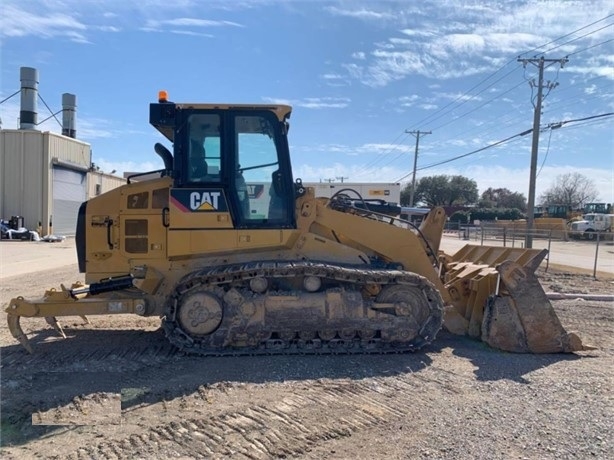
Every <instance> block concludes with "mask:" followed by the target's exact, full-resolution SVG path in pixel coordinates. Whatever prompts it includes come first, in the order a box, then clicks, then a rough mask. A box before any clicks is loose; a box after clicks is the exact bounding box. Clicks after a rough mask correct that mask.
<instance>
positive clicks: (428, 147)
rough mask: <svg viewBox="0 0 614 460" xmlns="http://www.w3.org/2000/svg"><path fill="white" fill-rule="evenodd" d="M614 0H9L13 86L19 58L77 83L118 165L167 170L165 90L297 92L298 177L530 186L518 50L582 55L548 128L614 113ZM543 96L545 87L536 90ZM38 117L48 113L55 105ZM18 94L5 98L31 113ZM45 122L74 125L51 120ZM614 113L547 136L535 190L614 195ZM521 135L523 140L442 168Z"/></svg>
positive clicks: (293, 142) (560, 91) (83, 109)
mask: <svg viewBox="0 0 614 460" xmlns="http://www.w3.org/2000/svg"><path fill="white" fill-rule="evenodd" d="M613 24H614V2H613V1H612V0H576V1H563V0H559V1H537V0H525V1H520V0H518V1H506V2H501V1H490V0H482V1H467V0H465V1H461V0H423V1H402V2H394V1H361V0H351V1H290V0H287V1H273V0H270V1H266V0H262V1H258V0H238V1H230V0H225V1H197V0H175V1H168V0H165V1H158V0H152V1H147V0H144V1H140V2H130V1H121V2H120V1H116V0H106V1H105V0H98V1H87V0H62V1H50V0H49V1H37V0H31V1H24V0H3V1H2V2H1V4H0V39H1V46H2V49H1V53H2V54H1V73H0V79H1V84H0V100H1V99H5V98H6V97H8V96H10V95H11V94H13V93H14V92H15V91H17V90H19V85H20V82H19V68H20V67H21V66H27V67H34V68H37V69H38V70H39V77H40V83H39V92H40V95H41V97H42V98H43V99H44V100H45V102H46V103H47V104H48V105H49V106H50V108H51V109H52V110H54V111H57V110H60V109H61V94H62V93H64V92H69V93H73V94H76V95H77V105H78V108H77V137H78V138H79V139H81V140H83V141H85V142H88V143H90V144H91V145H92V151H93V161H94V162H95V163H96V164H97V165H99V166H100V167H101V168H102V169H103V170H105V171H107V172H110V171H112V170H117V171H118V172H120V173H121V172H123V171H141V170H151V169H158V168H160V167H162V162H161V160H159V159H158V157H157V155H156V154H155V153H154V151H153V145H154V143H155V142H159V141H162V136H161V135H160V134H159V133H158V132H157V131H156V130H155V129H154V128H153V127H151V126H150V125H149V124H148V113H149V112H148V110H149V103H150V102H155V100H156V98H157V92H158V90H160V89H165V90H167V91H168V92H169V95H170V99H171V100H174V101H178V102H252V103H271V102H283V103H289V104H291V105H292V106H293V107H294V110H293V113H292V118H291V120H290V122H291V129H290V136H289V138H290V146H291V152H292V160H293V165H294V176H295V177H301V178H302V179H303V180H304V181H319V180H326V179H331V178H338V177H343V178H346V179H345V180H346V181H350V182H395V181H398V180H399V179H401V178H403V177H404V176H407V177H405V178H403V180H402V181H401V182H402V183H405V182H407V181H410V180H411V171H412V167H413V154H414V147H415V137H414V136H412V135H411V134H408V133H407V132H406V131H415V130H421V131H432V134H429V135H426V136H424V137H421V139H420V154H419V158H418V169H419V170H418V172H417V178H418V179H419V178H420V177H423V176H428V175H434V174H461V175H464V176H466V177H469V178H471V179H474V180H475V181H476V182H477V183H478V187H479V189H480V192H482V191H484V190H485V189H486V188H488V187H507V188H509V189H511V190H513V191H517V192H521V193H524V195H525V196H528V183H529V165H530V153H531V135H528V136H517V137H512V136H515V135H516V134H519V133H521V132H523V131H525V130H527V129H530V128H531V127H532V123H533V106H532V104H531V97H532V88H531V85H530V84H529V81H530V80H531V79H533V78H535V77H536V70H537V68H536V67H535V66H533V65H531V64H529V65H527V66H526V68H524V67H523V65H522V64H521V63H520V62H518V61H517V57H518V56H519V55H522V57H527V58H532V57H534V56H537V57H540V56H545V57H546V58H547V59H559V58H564V57H566V56H569V57H568V59H569V62H567V63H566V64H565V66H564V67H563V68H562V69H561V68H560V66H559V65H558V64H555V65H552V66H550V67H549V68H547V70H546V72H545V80H547V81H548V80H549V81H551V82H552V83H554V82H556V83H558V85H557V86H556V87H555V88H554V89H552V90H551V91H550V92H549V94H548V95H547V97H546V98H545V99H544V107H543V115H542V126H544V127H546V126H547V125H548V124H550V123H557V122H560V121H568V120H575V119H580V118H586V117H592V116H595V115H600V114H605V113H610V112H614V25H613ZM533 92H535V90H534V89H533ZM38 111H39V121H40V120H43V119H44V118H47V117H48V116H49V115H50V113H49V111H48V110H47V108H46V107H45V106H44V104H42V103H41V102H40V101H39V105H38ZM18 113H19V97H18V96H15V97H13V98H11V99H9V100H7V101H6V102H4V103H3V104H2V105H0V117H1V118H2V127H3V128H16V127H17V126H18ZM40 128H41V130H44V131H46V130H49V131H55V132H60V131H61V128H60V126H59V125H58V123H57V122H56V121H55V120H54V119H53V118H52V119H50V120H49V121H46V122H44V123H42V124H41V125H40ZM613 133H614V117H611V116H608V117H603V118H594V119H591V120H587V121H583V122H570V123H566V124H564V125H563V126H562V127H561V128H560V129H556V130H552V129H545V130H544V131H543V132H542V134H541V136H540V150H539V157H538V169H539V174H538V176H537V195H538V196H539V195H540V194H541V193H542V192H543V191H544V190H545V189H546V188H548V187H549V186H550V185H551V184H552V182H553V181H554V179H555V178H556V177H557V176H558V175H560V174H564V173H567V172H580V173H582V174H584V175H586V176H587V177H590V178H591V179H593V181H594V183H595V185H596V186H597V188H598V190H599V193H600V199H601V200H604V201H608V202H614V185H613V183H614V134H613ZM509 137H512V139H510V140H509V141H508V142H505V143H502V144H501V145H499V146H497V147H493V148H488V149H486V150H483V151H481V152H478V153H475V154H471V155H468V156H466V157H464V158H461V159H459V160H455V161H450V162H448V163H444V164H442V165H439V166H434V167H433V166H431V165H434V164H436V163H439V162H442V161H445V160H449V159H452V158H455V157H457V156H461V155H464V154H467V153H470V152H473V151H475V150H478V149H480V148H482V147H486V146H488V145H489V144H493V143H495V142H498V141H501V140H504V139H507V138H509Z"/></svg>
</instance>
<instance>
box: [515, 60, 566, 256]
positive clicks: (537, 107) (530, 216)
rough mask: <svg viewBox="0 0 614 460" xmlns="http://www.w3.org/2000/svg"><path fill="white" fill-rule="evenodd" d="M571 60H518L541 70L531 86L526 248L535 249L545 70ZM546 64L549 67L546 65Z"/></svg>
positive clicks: (550, 83) (550, 86)
mask: <svg viewBox="0 0 614 460" xmlns="http://www.w3.org/2000/svg"><path fill="white" fill-rule="evenodd" d="M568 61H569V59H567V58H563V59H545V58H544V57H543V56H542V57H540V58H532V59H521V58H518V62H522V64H523V66H525V67H526V66H527V64H533V65H534V66H536V67H537V68H538V69H539V76H538V79H537V84H536V83H535V80H531V81H530V82H529V85H530V86H531V88H534V87H537V97H536V98H535V103H534V104H533V107H534V111H533V142H532V144H531V168H530V172H529V199H528V203H527V235H526V237H525V247H526V248H532V247H533V235H532V234H531V232H532V231H533V229H534V227H535V183H536V178H537V154H538V150H539V124H540V120H541V111H542V100H543V89H544V68H546V67H549V66H551V65H552V64H554V63H555V62H558V63H560V64H561V68H562V67H563V66H564V65H565V63H566V62H568ZM546 63H547V64H548V65H546ZM556 86H558V83H556V82H550V81H548V82H547V83H546V85H545V88H546V89H547V90H548V92H549V91H550V90H551V89H553V88H555V87H556Z"/></svg>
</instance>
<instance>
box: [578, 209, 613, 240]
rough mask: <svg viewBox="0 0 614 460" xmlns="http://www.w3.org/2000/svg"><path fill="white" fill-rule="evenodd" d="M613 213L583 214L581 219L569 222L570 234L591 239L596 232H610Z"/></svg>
mask: <svg viewBox="0 0 614 460" xmlns="http://www.w3.org/2000/svg"><path fill="white" fill-rule="evenodd" d="M612 223H614V214H597V213H588V214H584V216H583V218H582V220H578V221H575V222H572V223H571V236H572V237H580V238H586V239H588V240H592V239H594V238H595V235H596V232H611V231H612Z"/></svg>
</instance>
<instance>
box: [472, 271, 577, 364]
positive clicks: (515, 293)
mask: <svg viewBox="0 0 614 460" xmlns="http://www.w3.org/2000/svg"><path fill="white" fill-rule="evenodd" d="M497 271H498V272H499V274H500V276H501V278H500V282H501V284H500V286H499V295H494V296H491V297H490V298H489V299H488V302H487V303H486V308H485V310H484V319H483V321H482V341H484V342H486V343H487V344H488V345H490V346H491V347H494V348H499V349H501V350H505V351H511V352H515V353H570V352H574V351H581V350H584V349H585V347H584V346H583V345H582V341H581V340H580V338H579V337H578V336H577V335H576V334H574V333H568V332H567V331H565V329H564V328H563V326H562V325H561V322H560V321H559V318H558V317H557V316H556V313H555V312H554V309H553V308H552V305H551V304H550V301H549V300H548V298H547V296H546V293H545V292H544V290H543V289H542V287H541V285H540V284H539V281H538V280H537V277H536V276H535V274H534V273H532V272H531V271H530V270H527V269H525V268H523V267H522V266H520V265H519V264H517V263H515V262H512V261H505V262H503V263H501V264H500V265H498V266H497Z"/></svg>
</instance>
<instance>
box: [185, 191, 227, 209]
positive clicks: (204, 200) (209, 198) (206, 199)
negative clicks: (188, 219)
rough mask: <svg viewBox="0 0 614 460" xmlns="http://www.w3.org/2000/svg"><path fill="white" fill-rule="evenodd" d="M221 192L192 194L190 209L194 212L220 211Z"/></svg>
mask: <svg viewBox="0 0 614 460" xmlns="http://www.w3.org/2000/svg"><path fill="white" fill-rule="evenodd" d="M219 198H220V192H192V193H190V209H191V210H192V211H215V210H217V209H218V201H219Z"/></svg>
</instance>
